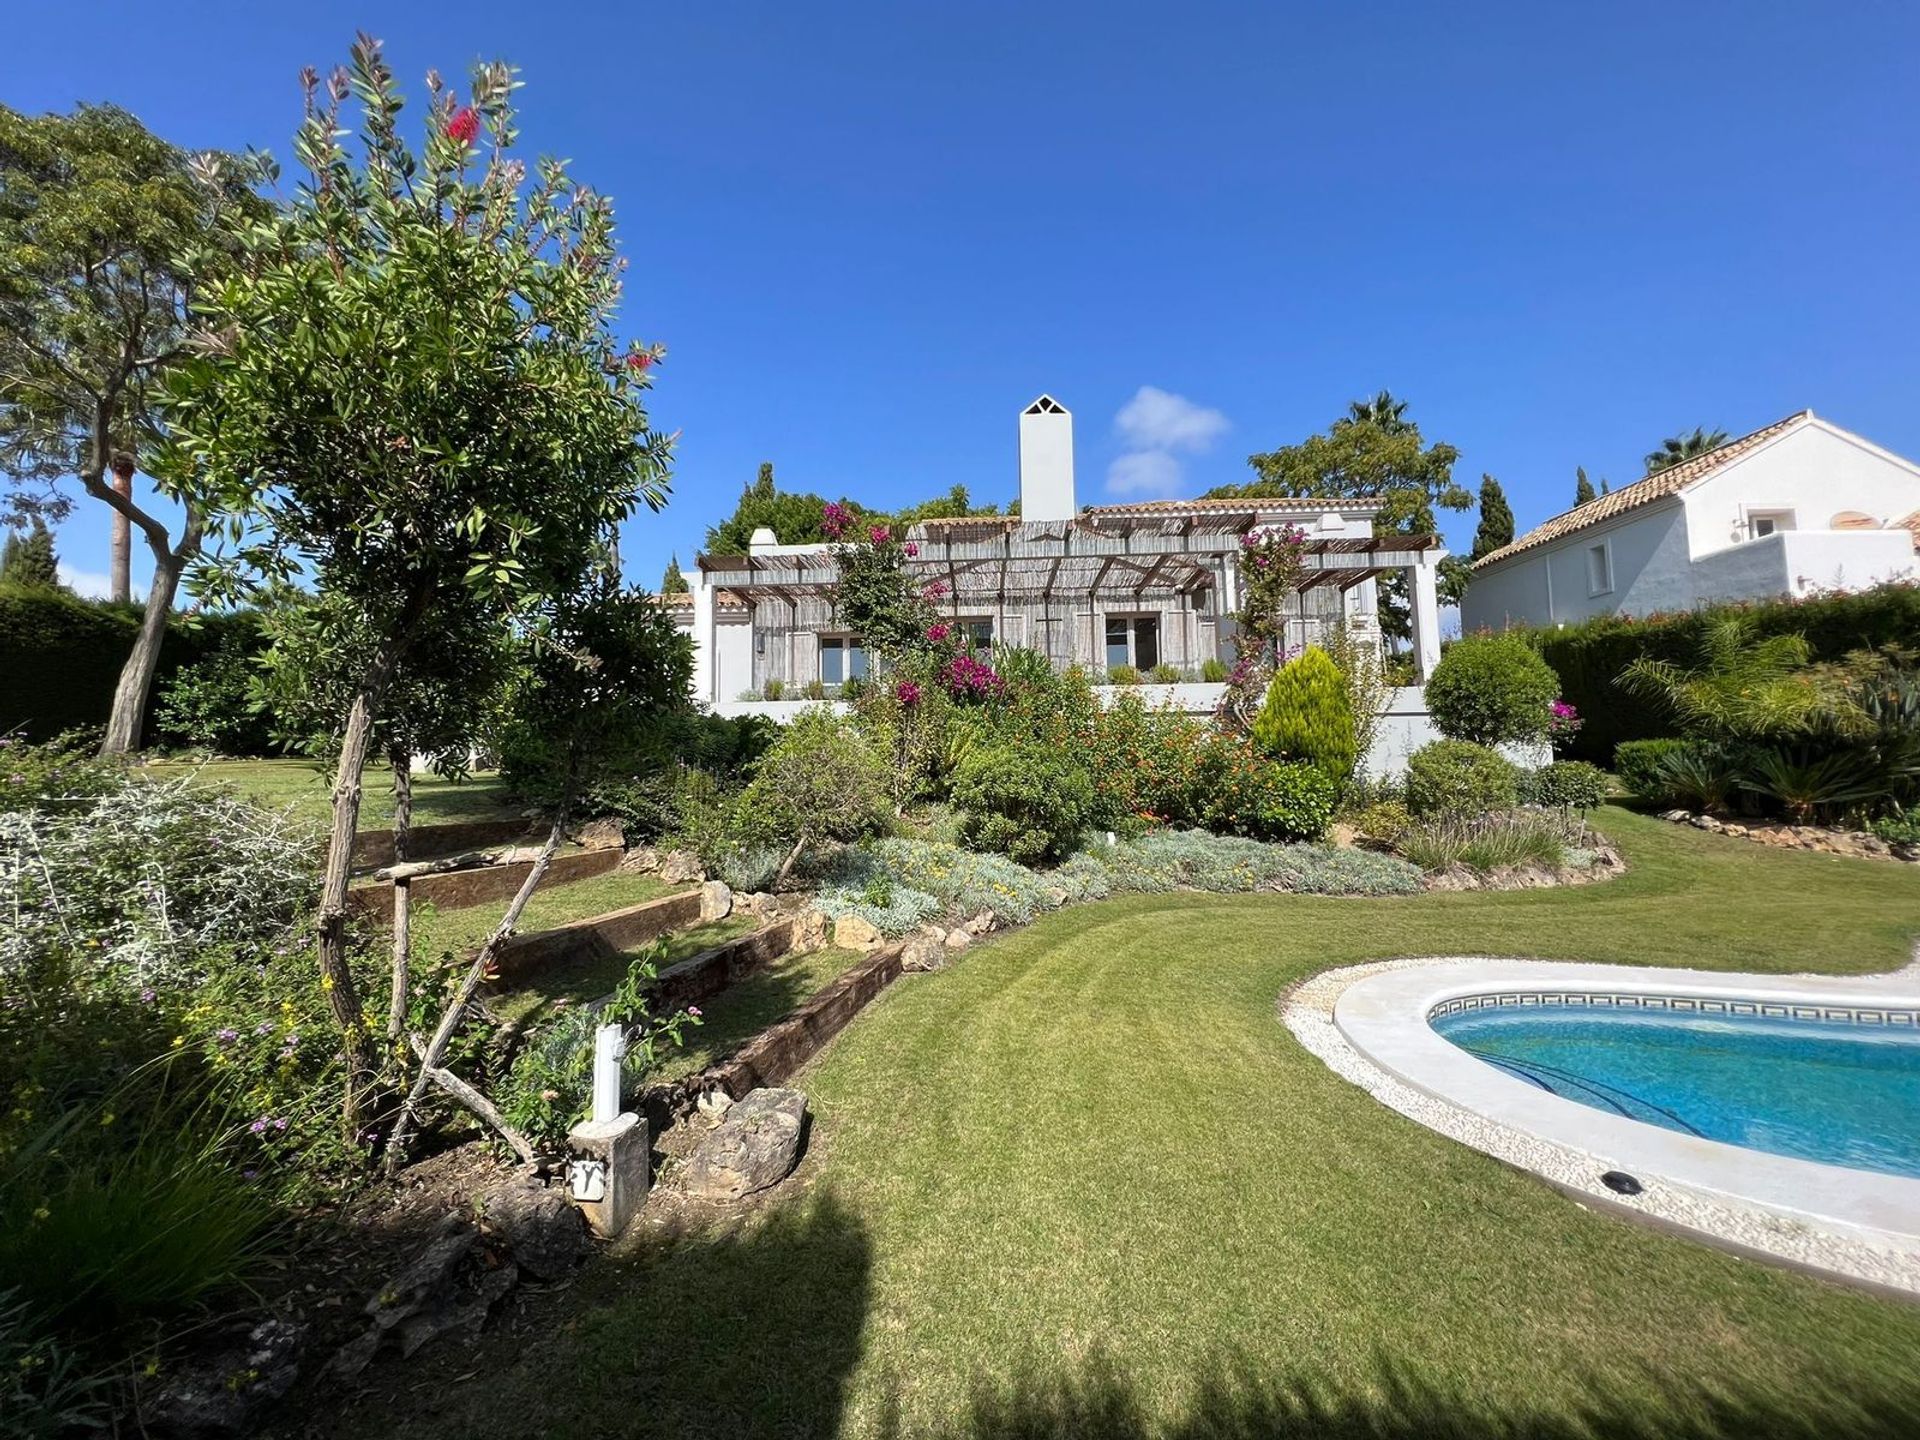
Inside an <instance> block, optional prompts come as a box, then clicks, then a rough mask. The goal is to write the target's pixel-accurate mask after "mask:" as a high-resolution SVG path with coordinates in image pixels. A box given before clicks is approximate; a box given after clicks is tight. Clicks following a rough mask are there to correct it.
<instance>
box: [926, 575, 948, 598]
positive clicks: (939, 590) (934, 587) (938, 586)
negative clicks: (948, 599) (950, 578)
mask: <svg viewBox="0 0 1920 1440" xmlns="http://www.w3.org/2000/svg"><path fill="white" fill-rule="evenodd" d="M920 593H921V594H922V595H924V596H926V597H927V599H929V600H938V599H940V598H941V597H942V596H944V595H945V594H946V593H947V582H946V581H944V580H930V581H928V582H927V587H926V588H925V589H924V590H922V591H921V592H920Z"/></svg>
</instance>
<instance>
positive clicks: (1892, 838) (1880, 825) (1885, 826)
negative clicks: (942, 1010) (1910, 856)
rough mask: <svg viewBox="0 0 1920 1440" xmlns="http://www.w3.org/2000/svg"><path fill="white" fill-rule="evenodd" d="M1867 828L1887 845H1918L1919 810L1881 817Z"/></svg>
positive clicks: (1903, 811)
mask: <svg viewBox="0 0 1920 1440" xmlns="http://www.w3.org/2000/svg"><path fill="white" fill-rule="evenodd" d="M1868 828H1870V829H1871V830H1872V831H1873V833H1874V834H1876V835H1878V836H1879V837H1880V838H1881V839H1882V840H1884V841H1886V842H1887V843H1888V844H1889V845H1920V809H1916V810H1901V811H1896V812H1895V813H1894V814H1892V815H1882V816H1881V817H1880V818H1879V819H1878V820H1875V821H1874V822H1873V824H1872V825H1871V826H1869V827H1868Z"/></svg>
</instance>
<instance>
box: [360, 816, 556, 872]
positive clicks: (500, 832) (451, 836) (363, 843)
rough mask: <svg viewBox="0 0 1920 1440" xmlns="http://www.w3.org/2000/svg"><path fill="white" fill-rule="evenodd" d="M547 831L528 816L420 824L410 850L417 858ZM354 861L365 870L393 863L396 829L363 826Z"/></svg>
mask: <svg viewBox="0 0 1920 1440" xmlns="http://www.w3.org/2000/svg"><path fill="white" fill-rule="evenodd" d="M536 832H538V833H540V834H545V833H546V826H545V825H543V824H542V823H541V822H539V821H537V820H529V819H527V818H526V817H525V816H516V817H514V818H511V819H500V820H456V821H451V822H449V823H447V824H445V825H416V826H414V827H413V830H412V831H411V833H410V834H409V836H408V840H407V850H408V853H409V854H410V855H411V856H412V858H413V859H415V860H432V859H435V858H437V857H439V856H441V855H458V854H460V853H461V852H462V851H463V850H485V849H488V848H490V847H491V846H494V845H506V844H509V843H511V842H512V841H515V840H518V839H520V838H522V837H523V836H527V835H532V834H534V833H536ZM353 863H354V865H355V867H356V868H358V869H362V870H381V869H385V868H386V867H387V866H389V865H391V864H393V832H392V831H391V830H362V831H360V833H359V834H357V835H355V836H354V837H353Z"/></svg>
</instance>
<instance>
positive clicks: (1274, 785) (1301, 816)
mask: <svg viewBox="0 0 1920 1440" xmlns="http://www.w3.org/2000/svg"><path fill="white" fill-rule="evenodd" d="M1224 798H1225V799H1226V800H1227V801H1228V803H1229V804H1230V805H1231V809H1230V810H1229V811H1226V812H1223V813H1221V814H1219V815H1218V816H1217V819H1218V821H1219V825H1218V828H1220V829H1222V830H1228V831H1232V832H1234V833H1237V834H1243V835H1248V836H1251V837H1252V838H1254V839H1256V840H1318V839H1319V838H1320V837H1321V836H1322V835H1324V834H1326V833H1327V826H1328V825H1330V824H1331V823H1333V811H1334V806H1335V805H1336V804H1338V803H1339V799H1340V791H1339V787H1338V786H1337V785H1336V784H1335V783H1334V781H1333V777H1332V776H1330V775H1328V774H1327V772H1326V771H1324V770H1322V769H1321V768H1320V767H1319V766H1317V765H1276V764H1257V765H1255V766H1253V767H1252V769H1251V772H1250V773H1249V774H1248V776H1247V777H1246V780H1245V782H1244V783H1243V784H1240V785H1237V786H1234V787H1232V788H1231V789H1230V790H1229V791H1228V792H1227V795H1226V796H1225V797H1224Z"/></svg>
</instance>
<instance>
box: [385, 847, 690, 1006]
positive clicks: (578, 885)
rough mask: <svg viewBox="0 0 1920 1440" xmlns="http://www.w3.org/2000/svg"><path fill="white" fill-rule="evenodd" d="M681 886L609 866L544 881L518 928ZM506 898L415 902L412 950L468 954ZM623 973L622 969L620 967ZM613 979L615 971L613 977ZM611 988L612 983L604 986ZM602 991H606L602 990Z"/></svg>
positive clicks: (582, 915) (425, 956) (425, 957)
mask: <svg viewBox="0 0 1920 1440" xmlns="http://www.w3.org/2000/svg"><path fill="white" fill-rule="evenodd" d="M685 888H686V887H685V886H679V885H667V884H663V883H662V882H661V881H660V880H659V879H657V878H656V877H654V876H652V875H638V874H634V873H632V872H630V871H626V870H612V871H609V872H608V873H607V874H605V875H590V876H588V877H587V878H586V879H584V880H574V881H570V882H568V883H567V884H564V885H554V886H551V887H547V886H543V887H542V888H540V889H538V890H536V891H534V892H533V898H532V899H531V900H529V901H527V908H526V909H525V910H523V911H521V912H520V933H521V934H523V935H526V934H530V933H531V932H533V931H535V930H551V929H553V928H554V927H555V926H556V925H565V924H568V923H569V922H571V921H574V920H585V919H588V918H590V917H591V916H594V915H605V914H606V913H607V912H608V911H610V910H623V909H625V908H626V907H627V906H629V905H639V904H641V903H643V902H645V901H648V900H659V899H661V898H662V897H664V896H667V895H671V894H673V893H674V892H675V891H676V890H682V889H685ZM506 908H507V902H506V901H505V900H489V901H488V902H487V903H486V904H484V905H469V906H466V907H465V908H464V909H460V910H438V909H436V908H434V906H432V905H431V904H427V905H416V906H415V907H414V908H413V913H412V917H411V921H412V932H413V955H414V958H415V960H416V961H418V962H420V963H423V964H431V963H433V962H434V961H436V960H438V959H439V958H440V957H441V956H442V955H444V954H448V953H451V954H453V955H456V956H460V955H468V954H470V953H471V952H472V951H474V950H477V949H478V948H479V947H480V946H481V945H482V944H484V943H485V942H486V938H487V937H488V936H489V935H491V934H492V933H493V927H494V926H496V925H498V924H499V923H500V917H501V915H503V914H504V913H506ZM622 973H623V974H624V973H625V972H624V971H622ZM615 979H616V981H617V980H618V976H616V977H615ZM611 989H613V986H612V985H609V986H607V990H611ZM599 993H600V994H603V995H604V994H605V993H606V991H605V990H603V991H600V992H599Z"/></svg>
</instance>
